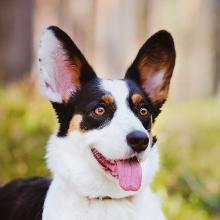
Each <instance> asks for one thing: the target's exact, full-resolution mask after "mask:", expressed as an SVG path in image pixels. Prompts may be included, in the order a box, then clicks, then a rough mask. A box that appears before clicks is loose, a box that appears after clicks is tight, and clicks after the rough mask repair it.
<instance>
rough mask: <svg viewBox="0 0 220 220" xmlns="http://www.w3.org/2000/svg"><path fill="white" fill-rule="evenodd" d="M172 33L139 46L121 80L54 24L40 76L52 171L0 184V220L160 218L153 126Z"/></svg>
mask: <svg viewBox="0 0 220 220" xmlns="http://www.w3.org/2000/svg"><path fill="white" fill-rule="evenodd" d="M175 57H176V52H175V46H174V41H173V38H172V36H171V35H170V33H168V32H167V31H165V30H161V31H159V32H157V33H155V34H154V35H152V36H151V37H150V38H149V39H148V40H147V41H146V42H145V43H144V45H143V46H142V47H141V49H140V50H139V52H138V54H137V56H136V58H135V59H134V61H133V63H132V64H131V65H130V67H129V68H128V70H127V72H126V73H125V77H124V78H123V79H119V80H108V79H101V78H99V77H98V76H97V75H96V73H95V71H94V70H93V68H92V67H91V66H90V64H89V63H88V62H87V60H86V59H85V57H84V56H83V54H82V53H81V51H80V50H79V49H78V48H77V46H76V45H75V43H74V42H73V41H72V39H71V38H70V37H69V36H68V35H67V34H66V33H65V32H63V31H62V30H61V29H59V28H58V27H55V26H50V27H49V28H47V29H46V30H45V31H44V32H43V34H42V36H41V41H40V48H39V66H40V73H41V74H40V82H41V88H42V91H43V93H44V95H45V96H46V97H47V99H48V100H49V101H50V102H51V104H52V106H53V108H54V110H55V113H56V115H57V119H58V122H59V123H58V124H59V126H58V129H57V130H56V132H55V133H54V134H53V135H52V136H51V137H50V139H49V142H48V145H47V153H46V161H47V166H48V168H49V170H50V171H51V173H52V177H51V178H46V177H33V178H29V179H26V180H15V181H12V182H10V183H8V184H6V185H4V186H2V187H1V188H0V219H1V220H21V219H22V220H40V219H43V220H73V219H77V220H86V219H90V220H116V219H117V220H118V219H120V220H162V219H165V217H164V214H163V212H162V208H161V202H160V199H159V198H158V197H157V195H155V194H154V193H153V192H152V190H151V188H150V184H151V182H152V180H153V177H154V175H155V173H156V171H157V170H158V167H159V153H158V147H157V145H156V138H155V137H154V136H153V134H152V126H153V124H154V122H155V119H156V118H157V116H158V115H159V113H160V112H161V107H162V106H163V104H164V102H165V101H166V99H167V96H168V90H169V85H170V79H171V76H172V73H173V69H174V66H175Z"/></svg>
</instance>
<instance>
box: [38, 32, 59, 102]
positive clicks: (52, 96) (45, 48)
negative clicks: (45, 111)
mask: <svg viewBox="0 0 220 220" xmlns="http://www.w3.org/2000/svg"><path fill="white" fill-rule="evenodd" d="M60 47H61V46H60V42H59V41H58V40H57V38H56V37H55V36H54V33H53V32H52V31H51V30H48V29H46V30H44V32H43V33H42V36H41V42H40V47H39V52H38V57H39V59H40V60H41V61H40V62H39V66H40V70H41V74H40V83H41V89H42V90H41V91H42V93H43V95H44V96H46V97H47V98H48V99H49V100H50V101H53V102H58V103H61V102H62V97H61V95H60V94H59V93H58V92H56V91H57V89H56V80H55V77H54V75H55V73H54V72H55V71H56V70H55V67H56V63H55V61H54V60H53V59H52V58H51V56H49V54H51V53H52V52H53V51H54V50H56V49H58V48H60ZM45 83H47V84H48V85H50V86H49V87H48V86H46V84H45Z"/></svg>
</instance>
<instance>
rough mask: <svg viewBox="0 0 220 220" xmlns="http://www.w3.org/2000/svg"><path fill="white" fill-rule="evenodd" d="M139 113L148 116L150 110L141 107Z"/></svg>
mask: <svg viewBox="0 0 220 220" xmlns="http://www.w3.org/2000/svg"><path fill="white" fill-rule="evenodd" d="M139 113H140V115H141V116H147V115H148V110H147V109H146V108H145V107H141V108H140V110H139Z"/></svg>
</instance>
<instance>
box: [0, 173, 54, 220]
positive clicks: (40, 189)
mask: <svg viewBox="0 0 220 220" xmlns="http://www.w3.org/2000/svg"><path fill="white" fill-rule="evenodd" d="M50 182H51V181H50V179H49V178H46V177H32V178H29V179H26V180H14V181H12V182H10V183H8V184H6V185H4V186H2V187H0V219H1V220H41V219H42V211H43V204H44V200H45V197H46V193H47V190H48V188H49V186H50Z"/></svg>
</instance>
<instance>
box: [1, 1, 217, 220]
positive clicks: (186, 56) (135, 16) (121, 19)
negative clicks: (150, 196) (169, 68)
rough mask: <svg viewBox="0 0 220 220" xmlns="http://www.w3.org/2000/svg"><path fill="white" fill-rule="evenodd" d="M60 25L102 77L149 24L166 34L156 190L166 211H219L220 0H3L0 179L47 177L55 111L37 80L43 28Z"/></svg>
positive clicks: (116, 73)
mask: <svg viewBox="0 0 220 220" xmlns="http://www.w3.org/2000/svg"><path fill="white" fill-rule="evenodd" d="M49 25H58V26H59V27H61V28H62V29H63V30H64V31H66V32H67V33H68V34H69V35H70V36H71V37H72V38H73V39H74V41H75V42H76V44H77V45H78V46H79V48H80V49H81V50H82V52H83V53H84V54H85V56H86V57H87V59H88V61H89V62H90V63H91V64H92V66H93V67H94V68H95V70H96V72H97V73H98V74H99V75H100V76H102V77H105V78H120V77H123V76H124V73H125V71H126V69H127V67H128V66H129V64H131V62H132V60H133V59H134V57H135V56H136V54H137V51H138V49H139V48H140V47H141V45H142V44H143V43H144V42H145V40H146V39H147V38H148V37H149V36H150V35H152V34H153V33H154V32H156V31H158V30H160V29H166V30H168V31H169V32H171V33H172V35H173V37H174V40H175V44H176V50H177V61H176V67H175V70H174V75H173V79H172V83H171V90H170V96H169V100H168V102H167V104H166V105H165V107H164V109H163V112H162V113H161V115H160V116H159V118H158V119H157V122H156V125H155V128H154V133H155V134H157V136H158V139H159V145H160V151H161V169H160V171H159V173H158V175H157V176H156V178H155V181H154V182H153V188H154V190H155V191H157V192H158V193H159V194H160V196H161V197H162V199H163V201H164V212H165V213H166V216H167V218H168V219H171V220H172V219H178V220H186V219H196V220H197V219H198V220H208V219H211V220H217V219H220V168H219V167H220V162H219V161H220V1H219V0H207V1H202V0H193V1H181V0H166V1H159V0H127V1H122V0H111V1H102V0H62V1H61V0H47V1H44V0H16V1H13V0H7V1H3V0H1V1H0V183H4V182H6V181H8V180H10V179H12V178H19V177H26V176H33V175H49V172H48V170H47V169H46V168H45V161H44V158H43V156H44V151H45V144H46V142H47V140H48V136H49V135H50V134H51V133H52V132H53V131H54V129H55V128H56V117H55V114H54V113H53V110H52V107H51V106H50V104H49V102H47V100H46V99H44V98H43V97H41V95H40V92H39V87H38V82H37V81H38V67H37V48H38V44H39V38H40V34H41V32H42V30H43V29H44V28H45V27H47V26H49Z"/></svg>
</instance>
